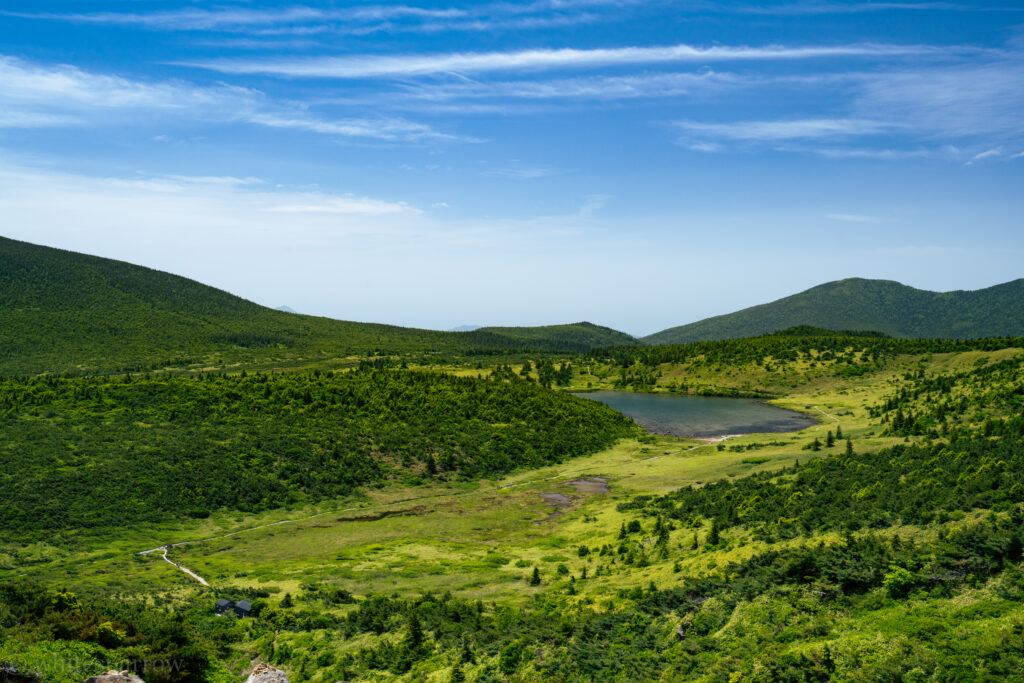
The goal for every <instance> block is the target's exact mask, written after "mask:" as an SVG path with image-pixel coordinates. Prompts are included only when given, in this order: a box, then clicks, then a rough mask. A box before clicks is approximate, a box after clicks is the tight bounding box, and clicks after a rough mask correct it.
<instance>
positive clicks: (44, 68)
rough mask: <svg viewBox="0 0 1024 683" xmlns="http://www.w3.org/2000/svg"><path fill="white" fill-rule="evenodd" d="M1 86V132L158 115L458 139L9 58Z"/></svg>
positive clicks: (179, 84) (396, 137)
mask: <svg viewBox="0 0 1024 683" xmlns="http://www.w3.org/2000/svg"><path fill="white" fill-rule="evenodd" d="M0 84H2V85H0V127H2V128H34V127H69V126H88V125H112V124H116V125H122V124H124V123H125V122H136V123H140V124H149V123H152V122H153V120H154V117H153V116H152V114H156V115H157V116H156V118H157V119H159V120H162V121H172V122H183V123H188V122H190V121H192V122H195V121H202V122H210V121H214V122H237V123H245V124H251V125H258V126H264V127H269V128H290V129H296V130H304V131H308V132H313V133H319V134H324V135H332V136H338V137H351V138H369V139H377V140H387V141H412V142H422V141H446V140H456V139H460V138H458V137H457V136H455V135H451V134H448V133H443V132H440V131H436V130H434V129H433V128H432V127H430V126H428V125H426V124H422V123H417V122H413V121H408V120H405V119H401V118H396V117H379V118H369V117H365V116H362V117H336V118H329V117H325V116H320V115H317V114H315V113H312V112H310V111H309V109H308V108H307V107H305V106H301V105H298V104H295V103H291V102H287V101H283V102H278V101H274V100H272V99H271V98H268V97H267V96H266V95H265V94H264V93H262V92H260V91H257V90H253V89H249V88H241V87H236V86H231V85H224V84H222V85H217V86H197V85H194V84H191V83H187V82H184V81H165V82H143V81H138V80H132V79H127V78H122V77H120V76H114V75H109V74H101V73H94V72H89V71H84V70H82V69H79V68H77V67H74V66H70V65H41V64H35V63H29V62H26V61H24V60H20V59H17V58H14V57H10V56H4V55H0ZM143 114H146V116H143Z"/></svg>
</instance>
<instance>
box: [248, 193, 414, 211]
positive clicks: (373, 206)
mask: <svg viewBox="0 0 1024 683" xmlns="http://www.w3.org/2000/svg"><path fill="white" fill-rule="evenodd" d="M305 199H307V202H304V203H300V204H282V205H279V206H271V207H268V208H267V209H266V210H267V211H272V212H276V213H341V214H360V215H364V216H383V215H386V214H395V213H406V214H417V213H422V211H420V210H419V209H417V208H415V207H413V206H409V205H408V204H407V203H405V202H385V201H381V200H379V199H371V198H368V197H356V196H353V195H344V196H341V197H325V196H323V195H316V194H313V195H306V196H305Z"/></svg>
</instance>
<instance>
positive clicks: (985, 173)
mask: <svg viewBox="0 0 1024 683" xmlns="http://www.w3.org/2000/svg"><path fill="white" fill-rule="evenodd" d="M1022 181H1024V2H1022V3H1019V4H1014V3H1000V2H993V3H983V2H969V3H967V2H964V3H957V2H910V1H908V2H839V1H833V2H826V1H800V0H795V1H785V0H783V1H780V2H760V3H744V2H704V1H694V2H671V1H658V0H633V1H629V0H625V1H615V0H534V1H528V2H510V1H497V2H486V1H484V2H473V3H468V2H458V1H453V2H414V1H413V0H409V2H407V3H402V4H396V3H377V4H363V3H341V2H338V3H325V2H306V3H303V2H301V0H297V1H296V2H294V3H274V2H261V1H259V0H255V1H252V2H223V3H205V2H192V3H184V2H182V3H168V2H160V1H157V0H122V1H120V2H116V1H103V0H91V1H90V2H82V1H75V2H45V1H41V0H32V1H29V0H5V1H4V2H3V3H2V4H0V234H3V235H6V236H9V237H14V238H17V239H24V240H28V241H32V242H36V243H42V244H48V245H53V246H60V247H64V248H68V249H74V250H77V251H85V252H89V253H95V254H99V255H103V256H109V257H113V258H120V259H124V260H127V261H131V262H134V263H140V264H144V265H148V266H151V267H156V268H161V269H164V270H169V271H172V272H175V273H180V274H183V275H187V276H189V277H194V278H196V279H198V280H201V281H203V282H206V283H209V284H212V285H215V286H218V287H222V288H224V289H228V290H229V291H232V292H235V293H237V294H240V295H242V296H245V297H247V298H250V299H253V300H255V301H258V302H260V303H263V304H267V305H271V306H277V305H281V304H287V305H289V306H291V307H292V308H294V309H297V310H299V311H302V312H305V313H313V314H318V315H327V316H331V317H336V318H342V319H349V320H372V321H380V322H389V323H395V324H403V325H413V326H418V327H430V328H438V329H446V328H450V327H454V326H456V325H461V324H467V323H468V324H521V325H529V324H549V323H558V322H571V321H576V320H583V319H586V320H591V321H593V322H597V323H600V324H606V325H610V326H613V327H616V328H619V329H623V330H625V331H627V332H631V333H634V334H647V333H651V332H654V331H657V330H660V329H662V328H665V327H669V326H673V325H677V324H682V323H686V322H691V321H693V320H697V319H700V318H703V317H706V316H709V315H715V314H719V313H725V312H729V311H731V310H735V309H737V308H741V307H745V306H749V305H754V304H757V303H762V302H764V301H768V300H771V299H774V298H778V297H781V296H785V295H788V294H791V293H794V292H796V291H799V290H802V289H806V288H807V287H810V286H813V285H815V284H819V283H821V282H825V281H829V280H834V279H839V278H843V277H853V276H861V277H879V278H887V279H894V280H899V281H901V282H904V283H906V284H910V285H913V286H917V287H922V288H926V289H935V290H949V289H975V288H979V287H986V286H989V285H992V284H996V283H999V282H1004V281H1007V280H1011V279H1015V278H1018V277H1021V276H1024V268H1022V266H1021V264H1022V262H1024V259H1022V257H1024V221H1022V216H1024V182H1022Z"/></svg>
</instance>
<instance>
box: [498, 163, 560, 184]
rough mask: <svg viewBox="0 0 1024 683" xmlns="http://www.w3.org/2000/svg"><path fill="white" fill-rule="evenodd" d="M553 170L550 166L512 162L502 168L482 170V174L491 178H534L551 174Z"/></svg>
mask: <svg viewBox="0 0 1024 683" xmlns="http://www.w3.org/2000/svg"><path fill="white" fill-rule="evenodd" d="M553 173H554V171H552V170H551V169H550V168H541V167H539V166H526V165H523V164H512V165H509V166H505V167H502V168H493V169H490V170H488V171H484V175H486V176H490V177H492V178H510V179H514V180H534V179H536V178H544V177H546V176H549V175H552V174H553Z"/></svg>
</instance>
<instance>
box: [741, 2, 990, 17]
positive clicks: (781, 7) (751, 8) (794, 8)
mask: <svg viewBox="0 0 1024 683" xmlns="http://www.w3.org/2000/svg"><path fill="white" fill-rule="evenodd" d="M730 9H731V10H732V11H735V12H741V13H745V14H776V15H801V14H861V13H865V12H886V11H893V10H899V11H919V12H920V11H957V12H977V11H991V10H993V9H995V8H992V7H984V6H979V5H971V4H965V3H954V2H793V3H780V4H770V3H757V4H752V5H741V6H738V7H737V6H734V7H732V8H730ZM726 11H729V10H726Z"/></svg>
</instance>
